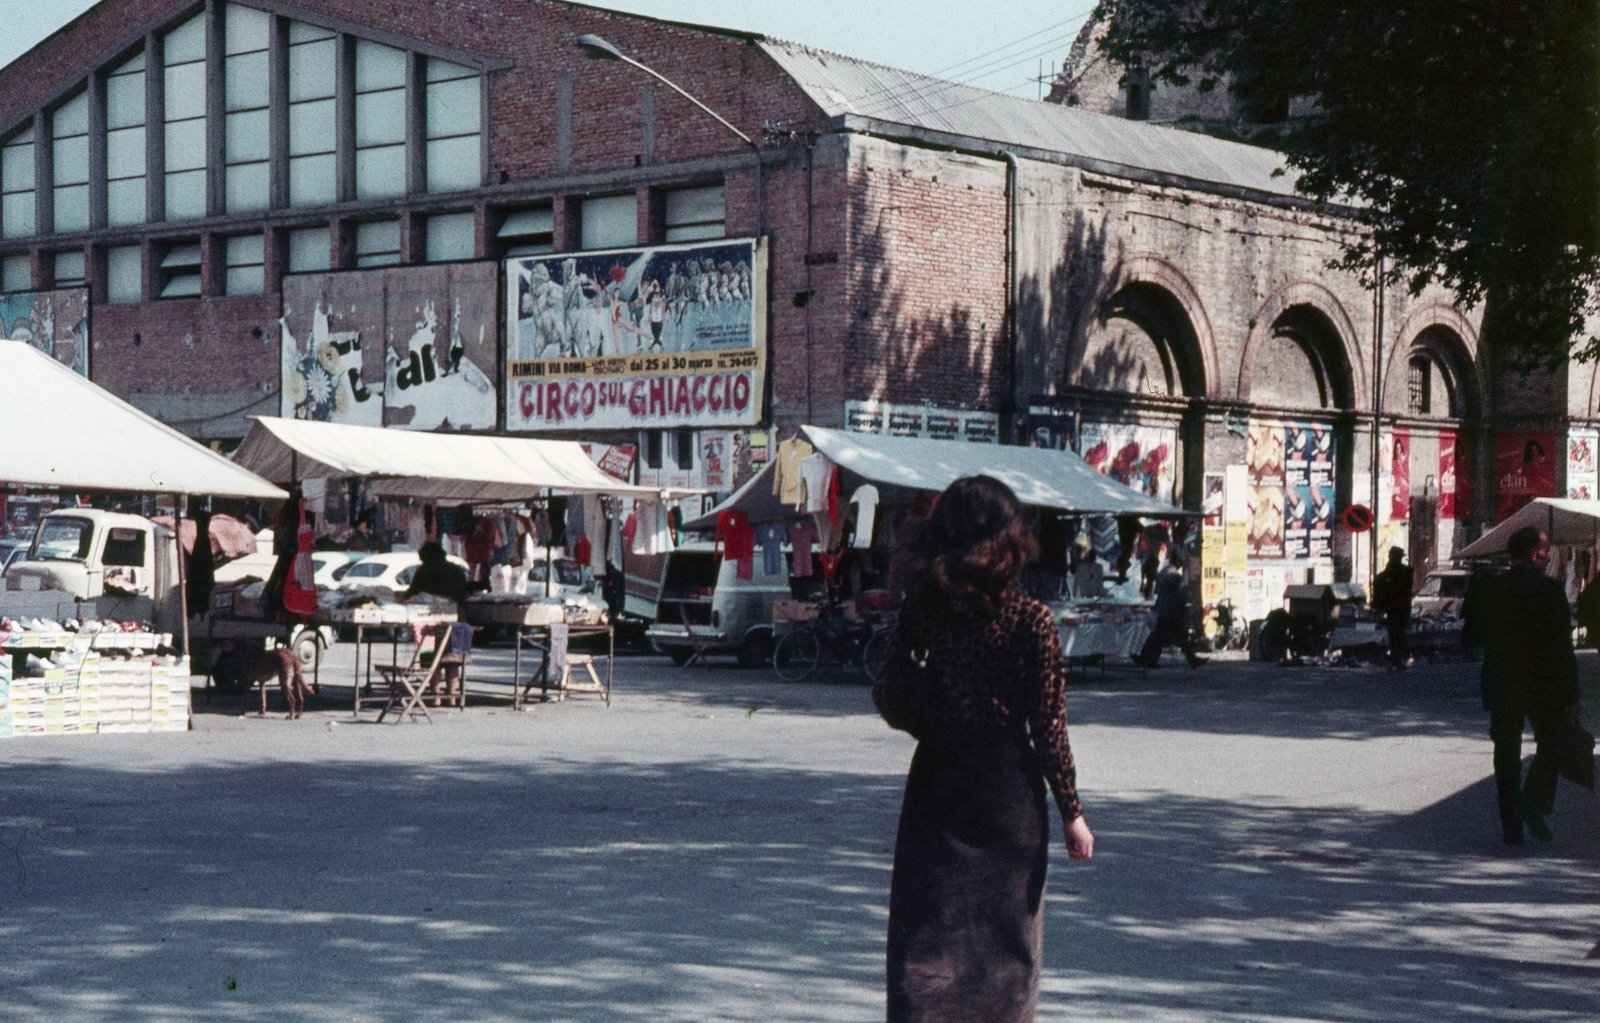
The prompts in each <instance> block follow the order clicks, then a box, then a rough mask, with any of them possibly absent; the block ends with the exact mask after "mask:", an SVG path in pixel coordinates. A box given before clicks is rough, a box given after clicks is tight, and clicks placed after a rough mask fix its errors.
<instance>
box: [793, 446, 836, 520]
mask: <svg viewBox="0 0 1600 1023" xmlns="http://www.w3.org/2000/svg"><path fill="white" fill-rule="evenodd" d="M832 476H833V460H832V459H830V458H829V457H828V456H827V455H825V454H823V453H822V452H820V451H819V452H817V453H816V454H814V455H812V456H811V457H809V458H806V459H804V460H803V461H802V462H801V463H800V479H801V480H803V481H804V482H805V485H806V507H805V510H806V511H808V512H825V511H827V510H828V482H829V480H830V479H831V478H832Z"/></svg>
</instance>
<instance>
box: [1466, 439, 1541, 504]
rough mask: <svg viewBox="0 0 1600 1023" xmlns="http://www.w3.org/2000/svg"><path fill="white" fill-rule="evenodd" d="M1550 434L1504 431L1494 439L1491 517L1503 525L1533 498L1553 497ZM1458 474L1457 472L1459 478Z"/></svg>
mask: <svg viewBox="0 0 1600 1023" xmlns="http://www.w3.org/2000/svg"><path fill="white" fill-rule="evenodd" d="M1554 448H1555V433H1554V432H1553V431H1551V430H1508V431H1506V432H1505V433H1499V434H1496V435H1495V438H1494V517H1495V521H1496V522H1503V521H1505V519H1506V518H1507V517H1508V516H1510V515H1511V514H1512V513H1513V512H1515V511H1516V510H1517V509H1519V508H1521V507H1522V506H1523V505H1525V504H1527V503H1528V502H1529V501H1532V500H1533V499H1534V498H1536V497H1554V496H1555V495H1556V468H1555V460H1554V459H1552V458H1551V457H1550V452H1551V451H1552V450H1553V449H1554ZM1459 476H1460V473H1459V472H1457V477H1458V478H1459Z"/></svg>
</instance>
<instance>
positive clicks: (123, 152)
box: [106, 128, 145, 180]
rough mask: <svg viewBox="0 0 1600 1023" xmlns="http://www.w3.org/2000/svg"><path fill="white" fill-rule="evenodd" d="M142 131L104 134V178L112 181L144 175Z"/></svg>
mask: <svg viewBox="0 0 1600 1023" xmlns="http://www.w3.org/2000/svg"><path fill="white" fill-rule="evenodd" d="M144 155H145V154H144V129H143V128H123V129H121V130H119V131H108V132H106V176H107V177H108V178H112V179H113V180H115V179H117V178H131V177H136V176H138V175H140V174H143V173H144Z"/></svg>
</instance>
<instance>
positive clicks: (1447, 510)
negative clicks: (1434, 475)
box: [1439, 433, 1456, 519]
mask: <svg viewBox="0 0 1600 1023" xmlns="http://www.w3.org/2000/svg"><path fill="white" fill-rule="evenodd" d="M1439 517H1440V518H1441V519H1453V518H1455V517H1456V435H1455V434H1453V433H1441V434H1439Z"/></svg>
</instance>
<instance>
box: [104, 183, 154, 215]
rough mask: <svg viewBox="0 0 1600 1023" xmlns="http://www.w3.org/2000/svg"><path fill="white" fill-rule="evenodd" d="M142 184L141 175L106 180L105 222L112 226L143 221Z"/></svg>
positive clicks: (143, 195)
mask: <svg viewBox="0 0 1600 1023" xmlns="http://www.w3.org/2000/svg"><path fill="white" fill-rule="evenodd" d="M144 186H145V181H144V178H143V176H140V177H137V178H124V179H122V180H121V181H108V182H106V222H107V223H109V224H110V225H111V226H112V227H127V226H128V225H130V224H142V223H144V221H145V206H144V201H145V194H144Z"/></svg>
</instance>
